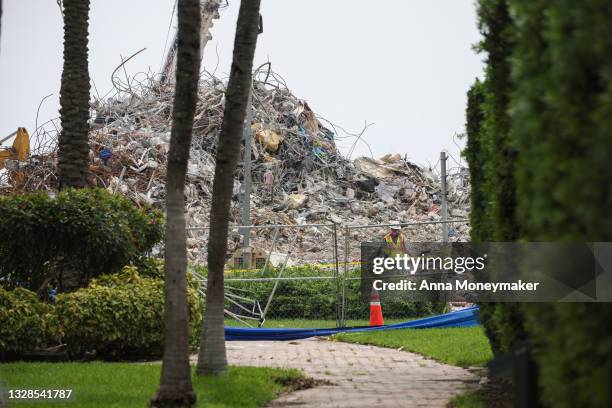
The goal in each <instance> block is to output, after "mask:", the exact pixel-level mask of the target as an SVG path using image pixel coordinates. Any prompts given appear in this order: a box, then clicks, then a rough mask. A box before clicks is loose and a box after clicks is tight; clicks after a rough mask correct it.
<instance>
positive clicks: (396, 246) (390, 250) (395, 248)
mask: <svg viewBox="0 0 612 408" xmlns="http://www.w3.org/2000/svg"><path fill="white" fill-rule="evenodd" d="M404 240H405V237H404V234H401V233H400V234H399V235H398V236H397V241H396V242H393V237H392V236H391V233H388V234H387V235H385V243H386V245H385V255H387V256H388V257H394V256H395V255H403V254H404Z"/></svg>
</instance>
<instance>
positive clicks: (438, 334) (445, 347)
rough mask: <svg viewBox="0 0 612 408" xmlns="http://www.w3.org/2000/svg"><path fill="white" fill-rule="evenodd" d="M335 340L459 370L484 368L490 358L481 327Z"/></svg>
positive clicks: (346, 336) (344, 336)
mask: <svg viewBox="0 0 612 408" xmlns="http://www.w3.org/2000/svg"><path fill="white" fill-rule="evenodd" d="M333 338H334V339H335V340H339V341H345V342H349V343H359V344H369V345H373V346H381V347H390V348H394V349H398V348H400V347H401V348H402V350H405V351H412V352H414V353H418V354H422V355H424V356H426V357H430V358H432V359H434V360H437V361H440V362H443V363H447V364H452V365H457V366H460V367H470V366H483V365H484V364H485V363H486V362H487V361H489V360H490V359H491V358H492V357H493V354H492V352H491V346H490V344H489V339H488V338H487V336H486V335H485V334H484V331H483V329H482V327H480V326H476V327H452V328H443V329H398V330H384V331H376V332H365V333H351V334H347V333H341V334H337V335H335V336H333Z"/></svg>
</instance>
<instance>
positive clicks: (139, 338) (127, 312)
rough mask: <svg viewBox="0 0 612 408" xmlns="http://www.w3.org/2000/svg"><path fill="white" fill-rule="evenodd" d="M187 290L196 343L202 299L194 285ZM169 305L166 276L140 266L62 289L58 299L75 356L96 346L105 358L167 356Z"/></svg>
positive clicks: (66, 338)
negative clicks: (70, 289)
mask: <svg viewBox="0 0 612 408" xmlns="http://www.w3.org/2000/svg"><path fill="white" fill-rule="evenodd" d="M187 296H188V302H189V326H190V341H191V344H192V345H193V346H196V345H197V342H198V338H199V330H200V324H201V321H202V303H201V301H200V298H199V296H198V294H197V292H196V291H195V290H194V289H193V288H188V290H187ZM163 311H164V282H163V280H160V279H155V278H144V277H141V276H140V275H139V273H138V270H137V268H135V267H125V268H124V269H123V271H122V273H120V274H113V275H103V276H101V277H100V278H99V279H94V280H93V281H92V282H91V284H90V285H89V287H87V288H85V289H79V290H78V291H76V292H73V293H67V294H61V295H59V296H58V297H57V299H56V302H55V313H56V314H57V317H58V320H59V323H60V326H61V327H62V331H63V341H64V342H66V343H67V344H68V347H69V352H70V354H71V355H73V356H80V355H83V354H84V353H86V352H92V351H95V353H96V356H99V357H105V358H112V357H123V358H138V357H151V356H161V354H162V348H163V321H164V319H163V316H164V313H163Z"/></svg>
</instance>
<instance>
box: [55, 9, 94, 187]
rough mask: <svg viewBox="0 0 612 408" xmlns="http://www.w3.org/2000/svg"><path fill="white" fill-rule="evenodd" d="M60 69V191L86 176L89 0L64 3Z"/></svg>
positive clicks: (82, 181) (83, 183) (78, 183)
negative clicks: (61, 62) (61, 66)
mask: <svg viewBox="0 0 612 408" xmlns="http://www.w3.org/2000/svg"><path fill="white" fill-rule="evenodd" d="M63 4H64V68H63V70H62V83H61V87H60V105H61V109H60V116H61V122H62V131H61V133H60V136H59V142H58V148H59V150H58V175H59V182H60V188H62V189H64V188H67V187H77V188H80V187H86V186H87V177H88V173H89V143H88V137H89V124H88V123H87V120H88V119H89V89H90V85H89V69H88V61H87V35H88V28H89V22H88V19H89V0H64V2H63Z"/></svg>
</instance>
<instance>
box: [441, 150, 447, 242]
mask: <svg viewBox="0 0 612 408" xmlns="http://www.w3.org/2000/svg"><path fill="white" fill-rule="evenodd" d="M446 159H447V156H446V152H440V182H441V185H442V189H441V190H442V191H441V192H440V195H441V196H442V197H441V199H442V242H448V223H447V221H448V205H447V201H446V199H447V197H446V195H447V192H446Z"/></svg>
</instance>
